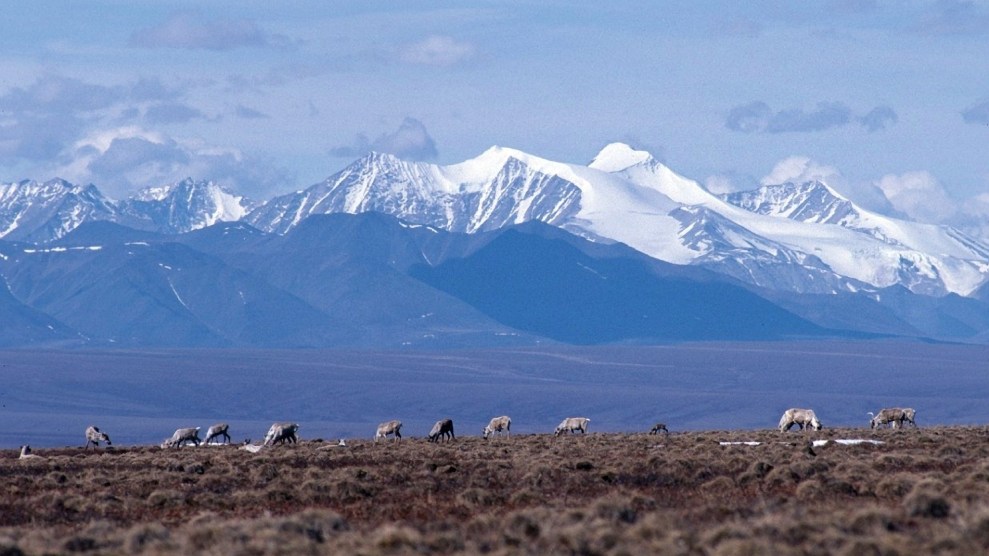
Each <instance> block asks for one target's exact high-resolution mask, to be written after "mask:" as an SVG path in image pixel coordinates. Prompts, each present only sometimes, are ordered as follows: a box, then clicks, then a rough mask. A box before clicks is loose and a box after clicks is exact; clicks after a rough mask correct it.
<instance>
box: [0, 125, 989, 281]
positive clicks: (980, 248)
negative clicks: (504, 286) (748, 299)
mask: <svg viewBox="0 0 989 556" xmlns="http://www.w3.org/2000/svg"><path fill="white" fill-rule="evenodd" d="M364 212H380V213H385V214H388V215H391V216H394V217H396V218H398V219H400V220H402V221H404V222H407V223H409V224H414V225H425V226H432V227H434V228H437V229H442V230H446V231H451V232H461V233H477V232H486V231H491V230H497V229H501V228H504V227H507V226H512V225H516V224H522V223H525V222H529V221H534V220H535V221H540V222H543V223H546V224H550V225H553V226H557V227H559V228H562V229H565V230H567V231H569V232H571V233H574V234H576V235H579V236H582V237H584V238H587V239H590V240H593V241H598V242H621V243H624V244H626V245H628V246H630V247H632V248H634V249H636V250H638V251H641V252H642V253H645V254H647V255H649V256H651V257H654V258H656V259H660V260H662V261H666V262H671V263H675V264H681V265H696V266H700V267H704V268H707V269H709V270H713V271H715V272H719V273H722V274H726V275H729V276H732V277H733V278H735V279H737V280H741V281H743V282H747V283H750V284H753V285H756V286H759V287H762V288H766V289H769V290H776V291H791V292H800V293H820V294H834V293H839V292H862V291H877V290H879V289H881V288H885V287H889V286H896V285H899V286H903V287H905V288H907V289H909V290H911V291H912V292H914V293H919V294H924V295H931V296H943V295H946V294H948V293H956V294H960V295H963V296H964V295H969V294H971V293H972V292H974V291H976V290H977V289H978V288H980V286H983V285H984V284H986V283H987V279H989V246H987V245H986V244H984V243H982V242H980V241H978V240H976V239H974V238H971V237H968V236H966V235H965V234H963V233H961V232H959V231H958V230H955V229H952V228H949V227H945V226H937V225H931V224H921V223H916V222H909V221H905V220H900V219H896V218H892V217H888V216H884V215H881V214H877V213H873V212H870V211H868V210H865V209H863V208H861V207H859V206H857V205H855V204H854V203H853V202H851V201H850V200H848V199H845V198H844V197H842V196H841V195H839V194H837V193H836V192H835V191H834V190H832V189H831V188H830V187H828V185H827V184H826V183H824V182H821V181H812V182H807V183H783V184H778V185H769V186H764V187H760V188H759V189H756V190H753V191H745V192H739V193H731V194H727V195H715V194H712V193H711V192H709V191H708V190H706V189H705V188H704V187H703V186H701V185H700V184H699V183H697V182H696V181H694V180H691V179H688V178H685V177H683V176H680V175H678V174H676V173H675V172H674V171H672V170H671V169H670V168H668V167H667V166H665V165H664V164H662V163H661V162H659V161H657V160H656V159H655V158H654V157H652V156H651V155H650V154H649V153H648V152H645V151H640V150H635V149H633V148H631V147H630V146H628V145H625V144H622V143H612V144H609V145H607V146H606V147H604V148H603V149H602V150H601V151H600V152H599V153H598V155H597V156H595V157H594V158H593V160H592V161H591V162H590V163H589V164H588V165H580V164H571V163H564V162H557V161H553V160H548V159H544V158H540V157H538V156H534V155H531V154H528V153H525V152H523V151H519V150H516V149H511V148H505V147H491V148H489V149H488V150H486V151H484V152H483V153H481V154H480V155H478V156H477V157H475V158H472V159H469V160H466V161H463V162H460V163H457V164H451V165H437V164H429V163H424V162H411V161H405V160H401V159H399V158H397V157H395V156H392V155H388V154H382V153H370V154H368V155H366V156H364V157H362V158H360V159H358V160H356V161H355V162H353V163H352V164H351V165H349V166H347V167H346V168H344V169H343V170H341V171H339V172H337V173H336V174H334V175H332V176H330V177H328V178H327V179H325V180H323V181H322V182H319V183H316V184H313V185H312V186H310V187H308V188H305V189H303V190H300V191H296V192H293V193H290V194H286V195H280V196H276V197H274V198H272V199H270V200H268V201H266V202H264V203H261V204H255V203H253V202H251V201H250V200H247V199H245V198H243V197H240V196H237V195H234V194H232V193H230V192H229V191H227V190H225V189H223V188H222V187H220V186H218V185H217V184H215V183H213V182H208V181H194V180H192V179H187V180H183V181H182V182H178V183H175V184H169V185H167V186H160V187H154V188H148V189H145V190H143V191H141V192H140V193H138V194H136V195H134V196H133V197H131V198H129V199H126V200H123V201H112V200H109V199H107V198H105V197H104V196H103V195H102V194H100V193H99V191H98V189H96V187H95V186H86V187H81V186H74V185H72V184H69V183H67V182H64V181H62V180H52V181H50V182H46V183H44V184H39V183H37V182H20V183H15V184H0V238H4V239H14V240H21V241H30V242H35V243H43V242H46V241H51V240H54V239H58V238H60V237H62V236H64V235H65V234H66V233H68V232H69V231H71V230H72V229H74V228H75V227H77V226H78V225H79V224H80V223H82V222H85V221H89V220H106V221H111V222H115V223H119V224H123V225H126V226H129V227H133V228H137V229H140V230H151V231H157V232H160V233H168V234H174V233H182V232H187V231H191V230H197V229H200V228H204V227H207V226H211V225H213V224H215V223H218V222H229V221H243V222H246V223H247V224H250V225H251V226H254V227H256V228H258V229H260V230H262V231H265V232H270V233H277V234H286V233H288V232H289V231H291V230H292V229H294V228H295V227H296V226H298V225H299V224H300V223H301V222H302V221H304V220H305V219H306V218H308V217H309V216H312V215H317V214H331V213H351V214H357V213H364Z"/></svg>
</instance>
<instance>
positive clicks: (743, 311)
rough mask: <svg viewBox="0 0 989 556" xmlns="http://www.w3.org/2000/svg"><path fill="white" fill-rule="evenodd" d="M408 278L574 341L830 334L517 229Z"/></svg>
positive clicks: (513, 322) (746, 298) (726, 286)
mask: <svg viewBox="0 0 989 556" xmlns="http://www.w3.org/2000/svg"><path fill="white" fill-rule="evenodd" d="M689 273H691V271H688V272H687V274H689ZM410 274H411V275H412V276H415V277H416V278H418V279H420V280H422V281H423V282H425V283H427V284H429V285H431V286H433V287H435V288H437V289H439V290H442V291H445V292H447V293H449V294H450V295H453V296H455V297H458V298H460V299H462V300H464V301H465V302H467V303H469V304H470V305H472V306H474V307H476V308H478V309H479V310H481V311H483V312H484V313H485V314H487V315H490V316H491V317H492V318H494V319H495V320H497V321H498V322H501V323H503V324H505V325H508V326H511V327H513V328H518V329H520V330H524V331H526V332H529V333H532V334H536V335H539V336H545V337H549V338H552V339H555V340H558V341H562V342H568V343H577V344H595V343H605V342H620V341H670V340H676V341H686V340H715V339H777V338H794V337H807V336H828V335H834V332H833V331H828V330H825V329H823V328H821V327H819V326H817V325H814V324H812V323H810V322H808V321H806V320H804V319H801V318H799V317H797V316H796V315H794V314H793V313H790V312H788V311H785V310H783V309H781V308H779V307H778V306H776V305H774V304H772V303H770V302H768V301H766V300H765V299H763V298H761V297H759V296H757V295H755V294H753V293H751V292H749V291H748V290H745V289H743V288H741V287H738V286H736V285H734V284H730V283H725V282H720V283H719V282H698V281H694V280H690V279H688V278H687V277H686V276H684V277H676V276H674V275H673V274H672V272H671V273H670V275H667V276H659V275H657V273H656V272H654V271H653V269H651V268H650V265H648V264H644V263H643V262H641V261H638V260H634V259H622V258H594V257H591V256H589V255H588V254H586V253H584V252H582V251H581V250H579V249H577V248H576V247H574V246H572V245H570V244H569V243H568V242H566V241H562V240H559V239H545V238H543V237H540V236H536V235H532V234H526V233H524V232H522V231H518V230H507V231H504V232H502V233H501V234H500V235H499V236H498V237H497V238H495V239H494V240H492V241H490V242H489V243H488V244H487V245H486V246H484V247H483V248H481V249H480V250H478V251H477V252H475V253H473V254H471V255H469V256H467V257H465V258H462V259H455V260H448V261H446V262H444V263H442V264H440V265H438V266H435V267H431V266H428V265H418V266H415V267H413V268H411V269H410Z"/></svg>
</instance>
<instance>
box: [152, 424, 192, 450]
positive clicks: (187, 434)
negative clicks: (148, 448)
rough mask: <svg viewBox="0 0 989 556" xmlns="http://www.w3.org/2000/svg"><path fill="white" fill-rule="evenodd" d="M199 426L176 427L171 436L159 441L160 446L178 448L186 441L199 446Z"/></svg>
mask: <svg viewBox="0 0 989 556" xmlns="http://www.w3.org/2000/svg"><path fill="white" fill-rule="evenodd" d="M200 428H201V427H188V428H184V429H176V431H175V433H174V434H172V437H171V438H166V439H165V441H164V442H162V443H161V447H162V448H180V447H182V445H183V444H185V443H187V442H192V443H193V444H194V445H196V446H199V444H200V442H202V440H200V438H199V429H200Z"/></svg>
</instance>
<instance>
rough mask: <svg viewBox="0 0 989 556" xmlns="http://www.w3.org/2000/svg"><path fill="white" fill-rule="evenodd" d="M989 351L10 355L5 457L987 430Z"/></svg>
mask: <svg viewBox="0 0 989 556" xmlns="http://www.w3.org/2000/svg"><path fill="white" fill-rule="evenodd" d="M987 361H989V346H970V345H950V344H928V343H917V342H902V341H870V342H864V341H863V342H825V341H806V342H763V343H757V342H751V343H734V344H726V343H690V344H670V345H660V346H625V345H621V346H597V347H573V346H536V347H530V348H512V349H507V348H506V349H491V350H448V351H414V350H409V351H346V350H144V351H140V350H104V351H95V350H63V351H57V350H7V351H0V418H2V420H3V427H0V448H3V447H6V448H16V447H18V446H20V445H22V444H30V445H32V446H35V447H56V446H81V445H82V444H83V442H84V439H83V430H84V429H85V428H86V427H87V426H88V425H96V426H98V427H100V428H101V429H103V430H105V431H107V432H108V433H109V434H110V436H111V438H112V439H113V441H114V443H115V445H117V446H146V445H157V444H158V443H160V442H161V440H162V439H164V438H166V437H168V436H170V435H171V434H172V432H173V431H174V430H175V429H177V428H179V427H194V426H200V427H202V428H203V431H204V432H205V430H206V427H209V426H210V425H212V424H213V423H215V422H218V421H226V422H229V423H230V426H231V429H230V430H231V434H232V435H233V436H234V438H235V439H236V440H237V441H243V440H244V439H246V438H252V439H254V440H258V439H260V438H262V437H263V435H264V433H265V432H266V431H267V430H268V426H269V425H270V424H271V423H272V422H274V421H294V422H297V423H299V424H300V425H301V429H300V431H299V433H300V435H301V437H302V438H306V439H312V438H324V439H327V440H329V439H339V438H346V439H352V438H371V437H372V435H373V434H374V429H375V427H376V425H377V424H378V423H380V422H382V421H387V420H390V419H400V420H401V421H402V422H403V423H404V424H405V428H404V429H403V433H404V434H407V435H409V436H415V437H421V436H425V435H426V433H427V432H428V431H429V428H430V427H431V426H432V425H433V423H435V422H436V421H437V420H439V419H442V418H451V419H453V421H454V423H455V424H456V427H457V431H458V432H459V433H460V434H464V435H474V436H476V435H479V434H480V432H481V429H482V427H483V426H484V425H485V424H486V423H487V422H488V419H490V418H491V417H494V416H496V415H505V414H508V415H511V417H512V420H513V423H512V425H513V430H515V431H517V432H520V433H533V434H534V433H544V432H552V431H553V428H554V427H556V425H557V424H558V423H559V422H560V420H561V419H563V418H564V417H570V416H584V417H590V418H591V420H592V422H591V430H592V431H594V432H638V431H642V430H647V429H648V427H649V426H651V425H652V423H653V422H656V421H663V422H665V423H667V424H669V425H670V427H671V430H678V431H688V430H692V431H702V430H725V429H764V428H772V427H774V426H776V423H777V422H778V420H779V417H780V414H782V412H783V411H784V410H785V409H787V408H789V407H810V408H813V409H814V410H815V411H817V414H818V416H819V417H820V418H821V420H822V421H823V422H824V424H825V426H828V427H859V426H865V425H867V424H868V416H867V412H869V411H878V410H879V409H880V408H882V407H903V406H907V407H914V408H916V409H917V412H918V413H917V415H918V416H917V419H918V423H919V424H921V425H926V426H930V425H979V424H983V423H989V404H986V403H985V400H986V399H989V365H987Z"/></svg>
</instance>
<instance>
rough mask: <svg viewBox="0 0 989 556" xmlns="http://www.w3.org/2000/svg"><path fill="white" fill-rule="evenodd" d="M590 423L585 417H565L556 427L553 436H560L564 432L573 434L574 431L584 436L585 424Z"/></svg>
mask: <svg viewBox="0 0 989 556" xmlns="http://www.w3.org/2000/svg"><path fill="white" fill-rule="evenodd" d="M590 422H591V420H590V419H588V418H587V417H567V418H566V419H564V420H563V422H562V423H560V424H559V426H557V427H556V432H555V433H553V435H554V436H560V435H561V434H563V433H564V432H565V431H570V434H575V432H576V431H580V434H585V433H586V432H587V423H590Z"/></svg>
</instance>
